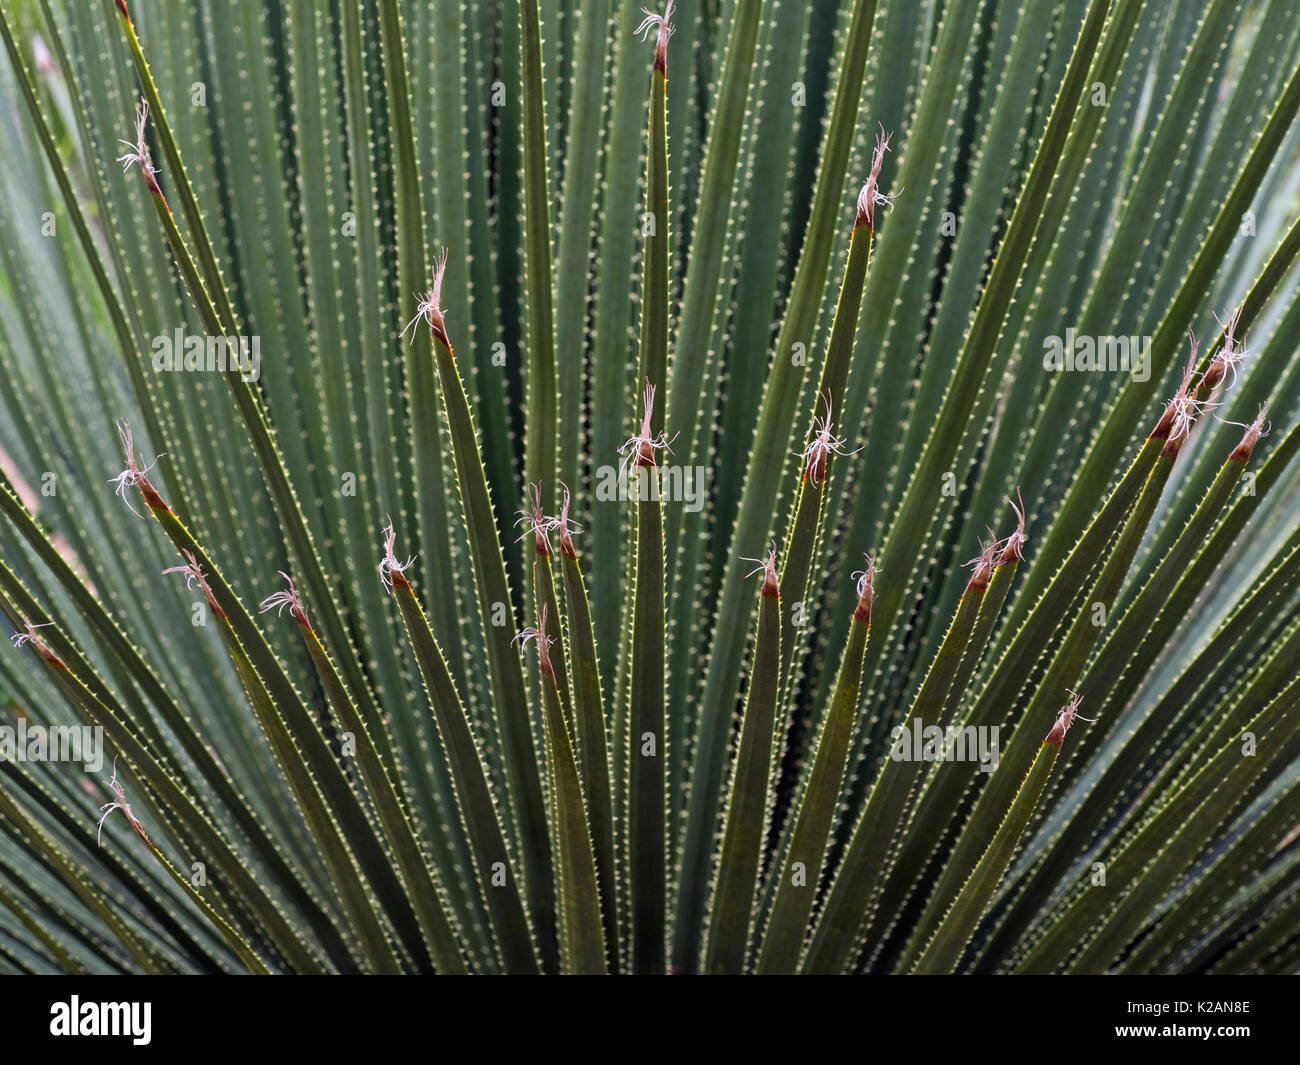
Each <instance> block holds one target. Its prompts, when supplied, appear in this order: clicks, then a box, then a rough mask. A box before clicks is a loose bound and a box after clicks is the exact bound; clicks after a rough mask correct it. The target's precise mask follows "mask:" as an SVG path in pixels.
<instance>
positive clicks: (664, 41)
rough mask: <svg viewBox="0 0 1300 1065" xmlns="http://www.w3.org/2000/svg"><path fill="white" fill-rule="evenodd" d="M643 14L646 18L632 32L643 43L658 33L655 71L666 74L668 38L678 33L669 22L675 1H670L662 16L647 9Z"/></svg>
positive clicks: (642, 10)
mask: <svg viewBox="0 0 1300 1065" xmlns="http://www.w3.org/2000/svg"><path fill="white" fill-rule="evenodd" d="M641 14H643V15H644V16H645V18H644V19H642V20H641V24H640V25H639V26H637V28H636V29H635V30H633V31H632V32H633V33H634V34H635V35H636V36H638V37H640V38H641V40H643V41H647V40H649V39H650V34H651V33H657V37H656V38H655V69H656V70H659V71H662V72H664V73H666V72H667V69H668V38H669V37H671V36H672V35H673V34H674V33H676V32H677V27H676V26H674V25H672V23H670V22H669V21H668V20H669V19H670V18H672V15H673V0H668V6H667V7H666V8H664V13H663V14H662V15H657V14H655V12H653V11H651V10H650V9H649V8H645V7H643V8H642V9H641Z"/></svg>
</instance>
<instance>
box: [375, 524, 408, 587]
mask: <svg viewBox="0 0 1300 1065" xmlns="http://www.w3.org/2000/svg"><path fill="white" fill-rule="evenodd" d="M396 543H397V531H396V530H395V529H394V528H393V519H392V518H389V519H388V524H387V525H385V526H384V557H383V558H382V559H380V561H379V579H380V580H381V581H382V582H383V584H384V587H385V588H387V589H388V590H389V591H390V592H391V591H392V590H393V587H394V582H393V577H394V576H396V577H397V578H398V581H399V582H400V583H401V584H402V585H407V586H408V587H409V582H408V581H407V579H406V577H405V576H404V574H405V573H406V570H407V569H408V568H409V567H410V565H411V563H413V562H414V561H415V558H416V556H415V555H412V556H411V557H410V558H408V559H407V560H406V561H405V562H398V561H397V556H396V555H395V554H393V547H394V546H395V545H396Z"/></svg>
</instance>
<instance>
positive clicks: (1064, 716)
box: [1043, 688, 1097, 751]
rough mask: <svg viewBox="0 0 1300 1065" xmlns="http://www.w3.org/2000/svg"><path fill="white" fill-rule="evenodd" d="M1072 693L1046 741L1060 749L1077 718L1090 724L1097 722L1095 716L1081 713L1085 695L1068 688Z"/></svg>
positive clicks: (1057, 716)
mask: <svg viewBox="0 0 1300 1065" xmlns="http://www.w3.org/2000/svg"><path fill="white" fill-rule="evenodd" d="M1066 691H1067V692H1069V695H1070V701H1069V702H1068V703H1066V704H1065V706H1064V707H1063V708H1062V710H1061V712H1060V713H1059V714H1057V715H1056V723H1055V724H1054V725H1053V726H1052V731H1051V732H1049V733H1048V734H1047V738H1046V739H1045V740H1043V742H1044V743H1050V744H1052V745H1053V746H1054V747H1055V748H1056V749H1057V750H1058V751H1059V750H1060V749H1061V742H1062V741H1063V740H1064V739H1065V734H1066V733H1067V732H1069V731H1070V726H1071V725H1073V724H1074V722H1075V720H1076V719H1078V720H1079V721H1087V722H1088V723H1089V724H1093V723H1095V722H1096V720H1097V719H1096V718H1095V717H1084V716H1083V715H1082V714H1081V713H1079V707H1080V706H1081V705H1082V703H1083V696H1082V695H1080V694H1078V693H1077V692H1074V691H1070V689H1068V688H1067V689H1066Z"/></svg>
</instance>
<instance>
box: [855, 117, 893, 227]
mask: <svg viewBox="0 0 1300 1065" xmlns="http://www.w3.org/2000/svg"><path fill="white" fill-rule="evenodd" d="M892 137H893V134H892V133H886V132H885V127H884V126H881V127H880V132H879V133H877V134H876V148H875V151H873V152H872V154H871V170H870V172H869V173H868V174H867V180H866V181H865V182H863V185H862V191H861V192H860V193H859V194H858V214H857V219H856V221H855V222H854V226H855V227H856V226H860V225H863V224H864V223H865V224H866V226H867V227H868V228H869V229H870V230H871V231H872V232H873V233H874V232H875V230H876V208H877V207H885V208H888V209H889V210H891V211H892V210H893V209H894V198H895V197H896V196H898V194H899V193H900V192H902V191H903V190H902V189H897V190H896V191H894V192H890V193H884V192H881V191H880V168H881V166H882V165H883V164H884V162H885V153H886V152H887V151H889V141H890V139H891V138H892Z"/></svg>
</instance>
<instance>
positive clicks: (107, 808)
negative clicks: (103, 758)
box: [95, 758, 149, 847]
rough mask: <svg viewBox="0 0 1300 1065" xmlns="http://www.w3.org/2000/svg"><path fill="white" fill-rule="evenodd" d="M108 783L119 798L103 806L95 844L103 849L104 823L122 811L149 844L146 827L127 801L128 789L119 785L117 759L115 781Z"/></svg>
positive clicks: (138, 833)
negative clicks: (102, 814) (115, 813)
mask: <svg viewBox="0 0 1300 1065" xmlns="http://www.w3.org/2000/svg"><path fill="white" fill-rule="evenodd" d="M106 783H107V784H108V787H109V789H110V790H111V791H112V792H113V794H114V795H116V796H117V798H116V799H115V800H114V801H113V802H106V803H104V805H103V806H101V807H100V810H102V811H103V813H104V816H103V817H101V818H100V819H99V824H98V825H97V826H96V828H97V829H98V832H97V833H96V835H95V842H96V843H97V844H98V845H99V846H101V847H102V846H103V844H104V822H105V821H107V820H108V815H109V814H111V813H112V812H113V811H114V810H121V811H122V813H123V815H124V816H125V817H126V819H127V821H128V822H129V823H130V825H131V827H132V828H133V829H135V833H136V835H137V836H139V837H140V838H141V839H142V840H144V841H145V842H146V843H148V842H149V837H148V836H146V835H145V833H144V825H142V824H141V823H140V819H139V818H138V817H136V816H135V811H133V810H132V809H131V804H130V803H129V802H127V801H126V789H125V788H123V787H122V785H121V784H120V783H118V779H117V759H116V758H114V759H113V779H112V780H109V781H107V782H106Z"/></svg>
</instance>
